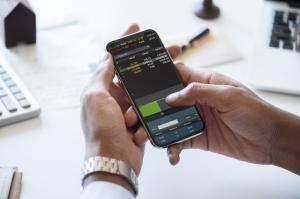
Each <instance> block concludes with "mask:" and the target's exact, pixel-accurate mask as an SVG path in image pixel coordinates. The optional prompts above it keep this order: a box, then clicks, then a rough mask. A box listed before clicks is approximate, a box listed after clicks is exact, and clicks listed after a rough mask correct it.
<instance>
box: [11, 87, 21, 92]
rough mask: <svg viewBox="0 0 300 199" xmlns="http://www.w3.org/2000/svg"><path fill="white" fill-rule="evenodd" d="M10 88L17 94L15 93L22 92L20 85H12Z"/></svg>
mask: <svg viewBox="0 0 300 199" xmlns="http://www.w3.org/2000/svg"><path fill="white" fill-rule="evenodd" d="M9 89H10V91H11V92H12V93H13V94H15V93H20V92H21V90H20V89H19V87H17V86H12V87H10V88H9Z"/></svg>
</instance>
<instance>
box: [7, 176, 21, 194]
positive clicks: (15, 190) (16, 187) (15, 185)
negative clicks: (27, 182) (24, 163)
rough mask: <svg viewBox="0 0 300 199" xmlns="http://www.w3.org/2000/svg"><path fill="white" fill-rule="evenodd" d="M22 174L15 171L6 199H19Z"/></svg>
mask: <svg viewBox="0 0 300 199" xmlns="http://www.w3.org/2000/svg"><path fill="white" fill-rule="evenodd" d="M22 175H23V174H22V172H18V171H15V172H14V176H13V180H12V183H11V187H10V191H9V195H8V199H19V198H20V195H21V189H22Z"/></svg>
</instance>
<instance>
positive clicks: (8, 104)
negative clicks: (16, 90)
mask: <svg viewBox="0 0 300 199" xmlns="http://www.w3.org/2000/svg"><path fill="white" fill-rule="evenodd" d="M1 101H2V103H3V104H4V106H5V108H6V109H7V110H8V111H9V112H15V111H17V110H18V109H17V107H16V105H15V103H14V102H13V101H12V100H11V99H10V98H9V97H7V96H6V97H3V98H1Z"/></svg>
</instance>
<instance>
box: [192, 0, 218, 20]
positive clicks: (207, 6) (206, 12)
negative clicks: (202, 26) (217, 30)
mask: <svg viewBox="0 0 300 199" xmlns="http://www.w3.org/2000/svg"><path fill="white" fill-rule="evenodd" d="M195 15H196V16H197V17H199V18H201V19H215V18H217V17H219V16H220V8H219V7H217V6H216V5H215V4H214V2H213V0H203V2H202V4H198V5H197V7H196V10H195Z"/></svg>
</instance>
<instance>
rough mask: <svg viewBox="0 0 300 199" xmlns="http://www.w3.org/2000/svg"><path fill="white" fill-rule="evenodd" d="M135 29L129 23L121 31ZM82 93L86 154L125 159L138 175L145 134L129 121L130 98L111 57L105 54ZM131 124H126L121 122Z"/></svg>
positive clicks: (135, 26)
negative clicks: (115, 80) (116, 79)
mask: <svg viewBox="0 0 300 199" xmlns="http://www.w3.org/2000/svg"><path fill="white" fill-rule="evenodd" d="M138 30H139V27H138V26H137V25H132V26H131V27H130V28H129V29H128V31H127V32H126V33H125V34H130V33H133V32H136V31H138ZM100 64H101V65H102V66H101V67H100V69H99V70H98V71H97V72H96V73H95V74H94V76H93V77H92V79H91V81H90V83H89V85H88V86H87V87H86V89H85V90H84V92H83V95H82V114H81V118H82V127H83V131H84V135H85V141H86V157H87V158H88V157H91V156H96V155H102V156H107V157H111V158H115V159H119V160H123V161H125V162H126V163H127V164H129V165H130V166H131V167H132V168H133V169H134V171H135V173H136V174H137V175H138V174H139V173H140V170H141V167H142V160H143V153H144V143H145V140H141V139H136V137H139V135H140V134H145V131H144V129H143V127H141V126H140V125H138V124H137V122H136V121H134V122H131V119H130V114H127V113H126V112H127V110H128V109H129V107H130V101H129V99H128V97H127V95H126V93H125V92H124V90H123V89H122V88H121V85H120V84H119V83H115V82H113V78H114V76H115V71H114V64H113V59H112V57H111V55H110V54H109V53H107V54H106V55H105V56H104V58H103V60H102V61H101V63H100ZM126 120H127V122H128V123H129V124H130V125H131V126H126V123H125V121H126Z"/></svg>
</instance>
